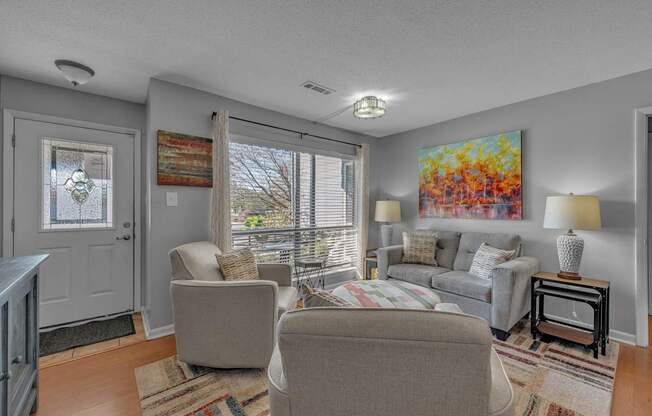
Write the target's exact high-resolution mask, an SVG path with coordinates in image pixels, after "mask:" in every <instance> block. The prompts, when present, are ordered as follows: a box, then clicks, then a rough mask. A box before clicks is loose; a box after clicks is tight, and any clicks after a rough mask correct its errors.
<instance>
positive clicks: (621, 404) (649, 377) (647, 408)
mask: <svg viewBox="0 0 652 416" xmlns="http://www.w3.org/2000/svg"><path fill="white" fill-rule="evenodd" d="M648 334H649V337H650V342H648V345H651V346H652V317H650V318H649V319H648ZM611 414H612V415H613V416H620V415H627V416H643V415H652V348H651V347H648V348H640V347H632V346H630V345H624V344H621V346H620V355H619V356H618V369H617V370H616V386H615V390H614V401H613V406H612V408H611Z"/></svg>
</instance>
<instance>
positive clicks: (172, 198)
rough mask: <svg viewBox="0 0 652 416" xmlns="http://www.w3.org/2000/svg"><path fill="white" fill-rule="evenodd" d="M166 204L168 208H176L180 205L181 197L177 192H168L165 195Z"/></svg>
mask: <svg viewBox="0 0 652 416" xmlns="http://www.w3.org/2000/svg"><path fill="white" fill-rule="evenodd" d="M165 204H166V205H167V206H168V207H176V206H177V205H179V196H178V195H177V193H176V192H166V193H165Z"/></svg>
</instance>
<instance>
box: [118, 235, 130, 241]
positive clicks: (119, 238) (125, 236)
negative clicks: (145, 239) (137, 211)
mask: <svg viewBox="0 0 652 416" xmlns="http://www.w3.org/2000/svg"><path fill="white" fill-rule="evenodd" d="M115 239H116V240H125V241H129V240H131V236H130V235H129V234H125V235H123V236H122V237H116V238H115Z"/></svg>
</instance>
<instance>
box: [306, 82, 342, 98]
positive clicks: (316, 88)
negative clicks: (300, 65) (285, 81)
mask: <svg viewBox="0 0 652 416" xmlns="http://www.w3.org/2000/svg"><path fill="white" fill-rule="evenodd" d="M301 86H302V87H303V88H308V89H309V90H313V91H315V92H318V93H320V94H324V95H328V94H332V93H334V92H335V90H334V89H332V88H328V87H324V86H323V85H319V84H317V83H316V82H313V81H306V82H304V83H303V84H301Z"/></svg>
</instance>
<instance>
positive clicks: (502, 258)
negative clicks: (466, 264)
mask: <svg viewBox="0 0 652 416" xmlns="http://www.w3.org/2000/svg"><path fill="white" fill-rule="evenodd" d="M515 254H516V250H501V249H499V248H496V247H491V246H490V245H489V244H487V243H482V245H481V246H480V248H479V249H478V251H476V252H475V255H474V256H473V262H472V263H471V268H470V269H469V273H471V274H472V275H475V276H478V277H481V278H483V279H490V278H491V271H492V270H493V269H494V268H495V267H496V266H498V265H499V264H501V263H505V262H506V261H507V260H510V259H511V258H512V257H514V255H515Z"/></svg>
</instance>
